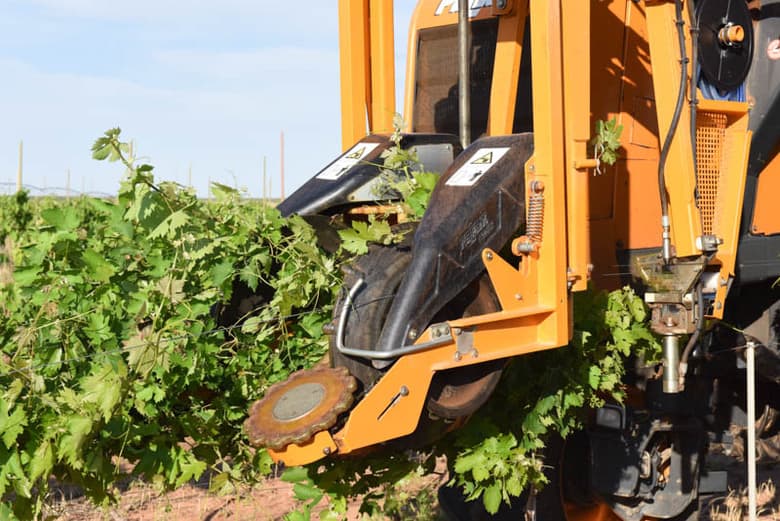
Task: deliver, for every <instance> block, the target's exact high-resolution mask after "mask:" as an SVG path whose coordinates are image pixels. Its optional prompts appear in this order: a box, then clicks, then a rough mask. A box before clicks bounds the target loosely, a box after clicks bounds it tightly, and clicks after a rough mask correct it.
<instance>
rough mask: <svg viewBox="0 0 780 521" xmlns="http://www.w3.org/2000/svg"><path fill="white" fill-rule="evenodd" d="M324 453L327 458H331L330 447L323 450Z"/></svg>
mask: <svg viewBox="0 0 780 521" xmlns="http://www.w3.org/2000/svg"><path fill="white" fill-rule="evenodd" d="M322 453H323V454H325V455H326V456H330V447H325V448H324V449H322Z"/></svg>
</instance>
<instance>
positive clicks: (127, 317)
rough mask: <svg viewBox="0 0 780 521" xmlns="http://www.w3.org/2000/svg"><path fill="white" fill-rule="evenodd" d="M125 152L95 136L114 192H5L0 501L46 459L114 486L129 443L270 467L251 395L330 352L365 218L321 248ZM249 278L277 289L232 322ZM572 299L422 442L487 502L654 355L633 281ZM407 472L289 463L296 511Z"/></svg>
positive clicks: (368, 465) (336, 512)
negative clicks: (489, 394) (482, 395)
mask: <svg viewBox="0 0 780 521" xmlns="http://www.w3.org/2000/svg"><path fill="white" fill-rule="evenodd" d="M130 154H131V151H130V147H129V146H127V145H126V144H124V143H122V142H121V141H120V134H119V130H118V129H113V130H110V131H108V132H106V134H105V135H104V136H103V137H101V138H100V139H99V140H98V141H97V142H96V143H95V146H94V147H93V155H94V157H95V158H96V159H98V160H109V161H115V162H118V163H121V164H122V165H123V168H124V171H125V174H124V176H123V178H122V181H121V184H120V187H119V190H118V196H117V198H116V200H114V201H108V200H103V199H94V198H86V197H85V198H78V199H74V200H72V201H64V200H54V199H28V198H27V196H26V195H25V194H24V193H19V194H17V195H16V196H10V197H3V198H0V498H1V499H2V500H1V501H0V519H14V518H21V519H31V518H37V517H40V516H41V515H42V513H44V512H45V507H46V502H47V500H48V495H47V494H48V490H49V486H50V483H51V478H54V479H56V480H58V481H60V482H67V483H72V484H76V485H78V486H80V487H81V488H82V489H83V490H84V491H85V493H86V494H87V495H88V496H89V497H90V498H91V499H93V500H94V501H95V502H96V503H99V504H109V503H110V502H111V501H112V499H114V498H115V495H116V493H117V486H116V485H117V483H118V481H119V480H120V479H122V478H126V476H125V475H124V474H123V472H125V471H124V470H122V469H123V467H122V466H121V465H120V462H122V461H126V462H130V463H131V464H132V471H131V472H132V474H133V475H134V476H137V477H139V478H142V479H144V480H146V481H148V482H151V483H154V484H156V485H157V486H159V487H160V488H161V489H171V488H176V487H179V486H181V485H182V484H184V483H187V482H189V481H190V480H192V479H197V478H199V477H200V476H201V475H202V474H204V473H205V472H208V473H209V475H210V476H211V477H210V482H211V488H212V490H214V491H215V492H219V493H230V492H232V491H233V490H234V488H235V486H236V485H237V484H245V483H252V482H254V481H256V480H259V479H262V478H263V476H265V475H267V474H268V473H269V472H271V470H272V462H271V460H270V458H269V457H268V455H267V454H266V453H265V452H264V451H262V450H255V449H254V448H252V447H250V446H249V445H248V443H247V439H246V436H245V433H244V432H243V430H242V423H243V421H244V419H245V416H246V411H247V409H248V406H249V405H250V404H251V403H252V401H254V400H256V399H258V398H259V397H261V396H262V394H263V392H264V390H265V389H267V388H268V386H269V385H271V384H273V383H275V382H277V381H280V380H282V379H284V378H286V376H287V375H288V374H289V373H291V372H293V371H296V370H298V369H300V368H303V367H309V366H311V365H313V364H315V363H317V362H318V361H320V360H321V359H322V357H323V356H324V355H325V353H326V351H327V340H326V338H325V337H324V335H323V333H322V327H323V325H325V324H326V323H328V322H329V321H330V320H331V306H332V302H333V301H334V300H335V297H336V294H337V292H338V290H339V287H340V270H339V266H340V264H341V263H343V262H348V260H349V259H350V258H351V256H352V255H354V252H358V251H360V250H361V248H362V247H364V241H365V240H366V238H365V236H366V235H368V236H369V238H370V236H371V233H367V230H366V229H365V228H364V229H348V230H346V232H345V234H344V239H345V245H347V246H348V249H349V251H347V250H345V249H342V250H340V251H339V252H337V253H336V254H327V253H325V252H324V251H323V250H321V249H319V248H318V247H317V245H316V244H317V241H316V237H315V234H314V232H313V230H312V229H311V228H310V227H309V226H308V225H307V224H306V223H305V222H304V221H303V220H302V219H300V218H297V217H293V218H286V219H285V218H282V217H281V216H280V215H279V213H278V212H277V211H276V210H275V209H273V208H271V207H269V206H266V205H263V204H260V203H258V202H251V201H247V200H245V199H242V198H241V197H240V196H241V194H240V193H239V192H237V191H236V190H233V189H231V188H229V187H226V186H222V185H214V186H213V187H212V192H213V195H214V197H213V199H212V200H209V201H204V200H201V199H198V198H197V197H196V196H195V194H194V193H193V192H191V191H190V190H188V189H187V188H185V187H182V186H179V185H177V184H175V183H167V182H157V181H156V180H155V176H154V174H153V168H152V167H151V166H149V165H146V164H139V163H138V162H136V160H135V159H134V158H133V157H131V155H130ZM106 168H107V169H108V168H109V167H108V166H107V167H106ZM111 168H113V167H111ZM118 173H121V172H118ZM409 179H410V182H411V183H412V185H411V186H410V189H409V190H408V194H411V195H412V196H413V197H412V198H411V199H412V204H413V206H414V208H412V212H411V213H415V210H419V211H422V209H424V204H423V202H421V201H422V198H421V196H420V192H419V190H416V189H415V185H414V183H415V182H417V183H418V184H423V185H431V186H432V179H431V178H430V177H429V176H428V177H426V176H424V175H418V176H410V177H409ZM416 180H417V181H416ZM417 188H420V187H419V186H418V187H417ZM372 233H374V234H375V235H376V233H375V230H374V231H373V232H372ZM383 236H384V234H383V233H380V234H379V235H377V238H379V237H383ZM382 240H390V239H387V238H386V237H385V238H384V239H382ZM236 281H240V284H238V285H237V283H236ZM238 286H244V287H248V288H250V289H251V290H253V291H258V292H261V293H263V294H264V295H265V296H266V299H265V301H264V304H263V306H262V307H260V308H259V309H258V310H256V311H255V312H254V313H253V314H252V315H251V316H248V317H243V318H244V320H242V321H240V322H238V323H234V322H235V320H232V321H231V322H229V323H225V321H224V320H220V316H221V315H220V313H221V311H222V310H224V309H225V308H224V306H225V304H226V303H227V302H229V301H230V298H231V295H232V292H233V291H235V290H236V288H237V287H238ZM575 314H576V321H577V333H576V334H575V337H574V340H573V342H572V345H571V346H569V347H567V348H565V349H560V350H555V351H552V352H547V353H541V354H536V355H532V356H529V357H524V358H523V359H522V360H518V361H515V362H514V363H513V364H512V365H511V366H510V368H509V370H508V371H507V372H506V375H505V378H504V381H503V382H502V384H501V386H500V387H499V389H498V390H497V392H496V399H495V400H494V401H492V402H489V403H488V404H487V405H486V406H485V407H484V408H483V410H482V411H480V413H478V415H476V416H475V417H474V418H472V419H471V421H470V422H469V423H468V424H467V425H466V427H465V428H463V429H461V430H459V431H457V432H456V433H455V434H454V435H451V436H449V437H448V438H446V439H445V440H443V441H442V442H441V443H440V444H439V445H437V446H436V447H433V448H428V449H427V450H428V454H440V453H441V454H446V455H447V456H448V461H449V462H450V467H451V473H452V476H453V485H456V486H458V487H460V488H462V489H463V491H464V493H465V494H466V496H468V497H469V498H472V499H478V498H480V499H481V500H482V501H483V502H484V504H485V506H486V508H487V509H488V511H495V510H496V509H497V508H498V506H499V505H500V503H501V501H502V500H504V501H508V500H509V499H510V497H512V496H518V495H520V494H521V492H522V491H523V490H524V489H527V488H528V487H531V486H533V487H540V486H542V485H543V483H544V481H545V479H546V478H545V476H544V473H543V466H542V460H543V454H544V447H545V440H546V439H547V438H548V437H549V436H550V435H552V434H555V433H558V434H561V435H563V436H566V435H567V434H569V433H570V432H572V431H573V430H575V429H576V428H578V426H579V425H580V424H581V421H582V419H583V416H582V413H583V411H584V410H586V409H587V408H589V407H594V406H598V405H599V404H601V403H603V401H604V400H605V399H613V398H615V399H620V395H621V377H622V375H623V365H624V360H625V359H626V358H627V357H628V356H630V355H632V354H639V355H640V356H642V357H644V358H645V359H648V360H652V359H653V358H654V357H655V356H657V351H658V346H657V343H656V342H655V340H654V339H653V337H652V336H651V335H650V333H649V332H648V330H647V329H646V327H645V326H644V319H645V308H644V306H643V304H642V302H641V300H640V299H638V298H637V297H636V296H635V295H634V294H633V293H632V292H631V291H630V290H620V291H616V292H613V293H611V294H605V293H595V292H588V293H586V294H584V295H582V296H581V298H580V302H578V305H577V306H576V309H575ZM236 316H240V313H239V314H238V315H235V316H234V317H233V318H234V319H235V317H236ZM507 403H511V404H512V407H513V414H511V415H507V414H506V404H507ZM431 460H432V458H428V460H427V461H431ZM369 470H370V471H369ZM409 472H420V458H416V457H411V456H410V455H409V454H381V453H378V454H376V455H373V456H371V457H366V458H362V459H359V460H339V459H335V458H334V459H330V460H327V461H325V462H324V464H320V465H314V466H311V467H310V468H302V469H288V471H287V472H286V475H285V479H288V480H289V481H294V482H295V483H296V485H295V493H296V495H297V497H298V498H299V499H301V508H300V510H299V511H298V512H295V513H292V514H290V518H291V519H307V518H308V517H310V515H311V511H312V509H313V508H314V507H315V505H316V504H317V503H319V502H320V501H321V499H322V498H323V496H325V495H327V496H329V498H330V502H329V506H328V507H327V508H326V509H325V510H324V511H321V513H320V514H319V515H320V516H321V517H322V518H324V519H339V518H341V517H343V515H344V512H345V509H346V500H347V498H349V497H350V496H355V495H361V494H366V493H368V492H370V491H375V490H376V487H377V486H378V485H381V484H387V483H390V484H391V485H392V483H394V482H396V481H398V480H400V479H402V478H403V477H404V476H406V475H407V474H408V473H409ZM369 495H370V494H369ZM367 504H368V502H367ZM320 508H321V507H320ZM367 508H368V507H367ZM377 508H378V507H377Z"/></svg>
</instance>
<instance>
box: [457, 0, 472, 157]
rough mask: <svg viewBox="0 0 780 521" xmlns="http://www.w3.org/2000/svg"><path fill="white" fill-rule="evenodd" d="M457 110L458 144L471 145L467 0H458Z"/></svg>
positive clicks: (469, 37)
mask: <svg viewBox="0 0 780 521" xmlns="http://www.w3.org/2000/svg"><path fill="white" fill-rule="evenodd" d="M458 108H459V115H460V117H459V123H460V144H461V145H463V148H466V147H467V146H469V145H470V144H471V31H470V28H469V0H458Z"/></svg>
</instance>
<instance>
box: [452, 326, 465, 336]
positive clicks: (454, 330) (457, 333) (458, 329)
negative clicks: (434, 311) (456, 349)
mask: <svg viewBox="0 0 780 521" xmlns="http://www.w3.org/2000/svg"><path fill="white" fill-rule="evenodd" d="M452 332H453V333H455V336H458V335H460V334H461V333H463V330H462V329H461V328H459V327H455V328H453V329H452Z"/></svg>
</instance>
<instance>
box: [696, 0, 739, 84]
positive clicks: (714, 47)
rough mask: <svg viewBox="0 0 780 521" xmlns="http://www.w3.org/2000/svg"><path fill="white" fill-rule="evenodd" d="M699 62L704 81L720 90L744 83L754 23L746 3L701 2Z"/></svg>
mask: <svg viewBox="0 0 780 521" xmlns="http://www.w3.org/2000/svg"><path fill="white" fill-rule="evenodd" d="M696 20H697V22H698V24H699V63H700V64H701V73H702V75H703V76H704V78H705V79H706V80H707V81H708V82H709V83H711V84H712V85H714V86H715V87H716V88H718V89H719V90H721V91H729V90H734V89H736V88H737V87H739V86H740V85H742V82H744V81H745V77H746V76H747V74H748V70H750V63H751V61H752V60H753V20H752V18H751V16H750V11H749V10H748V6H747V3H746V2H745V0H699V1H698V2H696Z"/></svg>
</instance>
